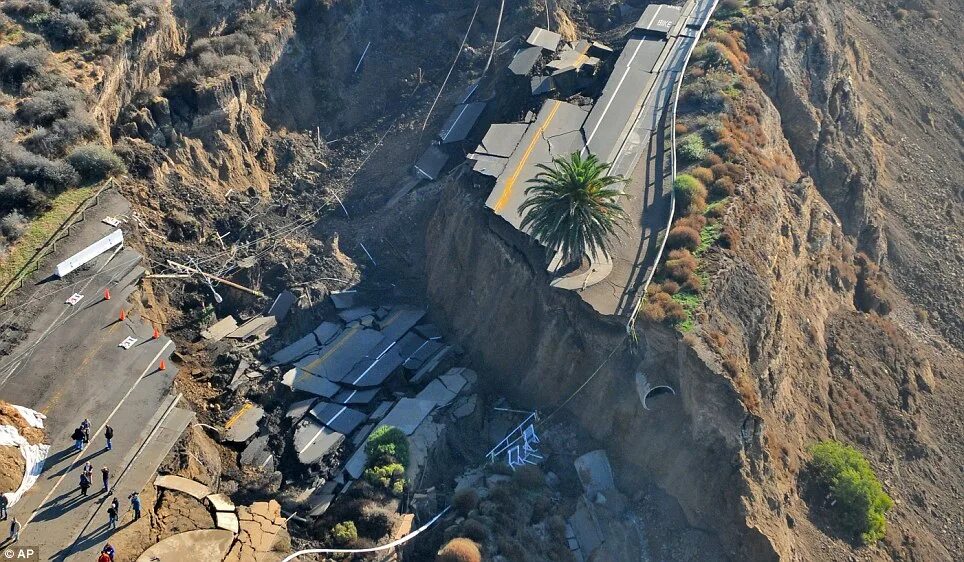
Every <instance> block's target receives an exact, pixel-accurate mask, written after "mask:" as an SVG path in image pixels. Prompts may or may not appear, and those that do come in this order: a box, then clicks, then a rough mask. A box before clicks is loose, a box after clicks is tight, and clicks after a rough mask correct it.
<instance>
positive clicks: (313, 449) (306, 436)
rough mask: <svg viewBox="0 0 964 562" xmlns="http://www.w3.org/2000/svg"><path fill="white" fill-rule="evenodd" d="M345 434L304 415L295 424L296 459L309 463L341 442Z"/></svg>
mask: <svg viewBox="0 0 964 562" xmlns="http://www.w3.org/2000/svg"><path fill="white" fill-rule="evenodd" d="M344 440H345V436H344V435H342V434H341V433H338V432H337V431H332V430H331V429H328V428H327V427H325V426H323V425H321V423H319V422H317V421H315V420H314V419H313V418H310V417H306V418H305V419H303V420H301V421H300V422H298V425H297V426H295V434H294V446H295V451H296V452H297V453H298V460H299V461H301V463H302V464H311V463H313V462H316V461H317V460H318V459H320V458H321V457H323V456H325V454H327V453H328V452H329V451H331V450H332V449H334V448H335V447H337V446H338V445H340V444H341V442H342V441H344Z"/></svg>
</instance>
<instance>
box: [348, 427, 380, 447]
mask: <svg viewBox="0 0 964 562" xmlns="http://www.w3.org/2000/svg"><path fill="white" fill-rule="evenodd" d="M373 429H375V424H374V423H366V424H365V425H363V426H361V427H360V428H358V431H356V432H355V435H354V436H353V437H352V438H351V444H352V445H354V446H355V447H360V446H361V444H362V443H364V442H365V439H368V436H369V435H371V433H372V430H373Z"/></svg>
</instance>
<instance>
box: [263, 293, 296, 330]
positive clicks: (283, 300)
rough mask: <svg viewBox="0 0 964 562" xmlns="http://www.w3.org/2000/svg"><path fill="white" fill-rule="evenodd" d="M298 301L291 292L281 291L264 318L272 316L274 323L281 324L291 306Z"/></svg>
mask: <svg viewBox="0 0 964 562" xmlns="http://www.w3.org/2000/svg"><path fill="white" fill-rule="evenodd" d="M297 301H298V297H296V296H295V294H294V293H292V292H291V291H288V290H285V291H281V293H279V294H278V296H277V297H276V298H275V299H274V302H273V303H271V307H269V308H268V312H267V314H266V316H273V317H274V319H275V321H277V322H281V321H282V320H284V319H285V317H286V316H288V311H289V310H291V305H293V304H294V303H295V302H297Z"/></svg>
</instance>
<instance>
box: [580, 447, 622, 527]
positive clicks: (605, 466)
mask: <svg viewBox="0 0 964 562" xmlns="http://www.w3.org/2000/svg"><path fill="white" fill-rule="evenodd" d="M573 464H574V465H575V466H576V473H577V474H578V475H579V481H580V482H582V487H583V489H584V490H585V493H586V497H588V498H590V499H594V498H595V497H596V494H598V493H600V492H606V491H608V490H612V489H613V488H615V487H616V483H615V481H614V480H613V469H612V466H610V464H609V456H607V455H606V451H604V450H603V449H597V450H595V451H590V452H588V453H586V454H584V455H582V456H580V457H578V458H577V459H576V460H575V461H574V462H573ZM580 544H581V543H580Z"/></svg>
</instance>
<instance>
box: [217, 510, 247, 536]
mask: <svg viewBox="0 0 964 562" xmlns="http://www.w3.org/2000/svg"><path fill="white" fill-rule="evenodd" d="M214 520H215V525H217V527H218V529H224V530H225V531H231V532H232V533H234V534H238V531H240V530H241V527H240V526H239V524H238V516H237V515H235V514H234V511H231V512H230V513H226V512H223V511H219V512H217V513H215V514H214Z"/></svg>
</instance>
